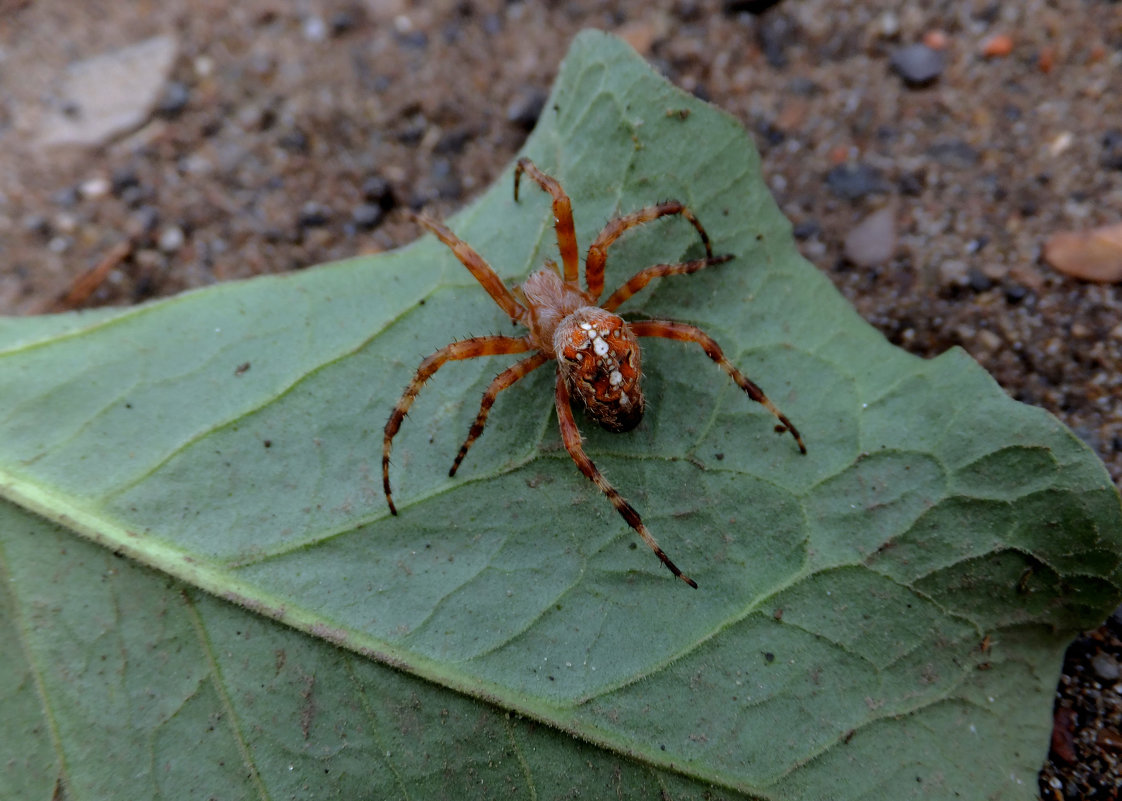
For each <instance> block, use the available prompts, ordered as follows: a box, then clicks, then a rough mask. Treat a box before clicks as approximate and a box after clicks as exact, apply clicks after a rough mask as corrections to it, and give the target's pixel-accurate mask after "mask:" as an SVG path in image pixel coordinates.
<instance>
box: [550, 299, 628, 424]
mask: <svg viewBox="0 0 1122 801" xmlns="http://www.w3.org/2000/svg"><path fill="white" fill-rule="evenodd" d="M553 350H554V352H555V353H556V354H557V364H558V367H559V369H560V371H561V375H562V377H563V378H564V379H565V383H566V384H567V385H568V387H569V390H570V392H571V393H572V394H573V395H575V396H576V397H578V398H579V399H580V401H581V403H582V404H583V405H584V408H585V409H586V410H587V411H588V414H589V416H590V417H592V419H593V420H595V421H596V422H597V423H599V424H600V425H601V426H603V427H604V428H606V429H607V430H608V431H614V432H623V431H630V430H631V429H633V428H635V426H637V425H639V421H640V420H642V419H643V407H644V399H643V390H642V387H641V386H640V382H641V380H642V378H643V371H642V356H641V354H640V351H639V340H638V339H637V338H636V337H635V335H634V334H633V333H632V332H631V329H630V328H628V326H627V323H626V322H624V320H623V318H622V317H620V316H619V315H617V314H613V313H612V312H609V311H605V310H604V309H601V308H599V307H596V306H584V307H582V308H580V309H577V310H576V311H575V312H573V313H572V314H570V315H569V316H567V317H566V318H565V319H563V320H562V321H561V322H560V323H559V324H558V326H557V329H556V330H555V331H554V334H553Z"/></svg>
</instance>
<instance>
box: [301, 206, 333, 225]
mask: <svg viewBox="0 0 1122 801" xmlns="http://www.w3.org/2000/svg"><path fill="white" fill-rule="evenodd" d="M330 219H331V209H329V208H327V206H324V205H323V204H322V203H317V202H315V201H314V200H309V201H308V202H307V203H305V204H304V205H303V206H301V207H300V217H299V219H298V220H297V224H298V225H299V226H300V227H301V228H317V227H319V226H321V225H327V221H328V220H330Z"/></svg>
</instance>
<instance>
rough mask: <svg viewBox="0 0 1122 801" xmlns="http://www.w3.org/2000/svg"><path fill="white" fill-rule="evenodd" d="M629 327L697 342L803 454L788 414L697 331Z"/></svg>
mask: <svg viewBox="0 0 1122 801" xmlns="http://www.w3.org/2000/svg"><path fill="white" fill-rule="evenodd" d="M628 326H629V327H630V328H631V332H632V333H633V334H635V336H637V337H661V338H662V339H677V340H679V341H681V342H696V343H697V344H698V345H700V346H701V349H702V350H704V351H705V355H706V356H708V357H709V358H710V359H712V360H713V361H715V362H716V363H717V364H719V365H720V366H721V369H722V370H724V371H725V372H726V373H728V374H729V375H730V376H731V377H732V380H733V381H735V382H736V383H737V385H739V386H740V388H741V389H742V390H744V391H745V392H746V393H747V394H748V397H749V398H751V399H752V400H754V401H756V403H759V404H761V405H762V406H763V407H764V408H766V409H767V410H768V411H769V412H771V413H772V414H774V415H775V416H776V418H778V419H779V422H780V423H782V426H777V427H776V430H777V431H779V432H780V433H782V432H784V431H790V432H791V436H792V437H794V438H795V442H797V443H798V444H799V451H800V452H801V453H806V445H804V444H803V438H802V436H800V435H799V430H798V429H797V428H795V426H794V424H793V423H792V422H791V421H790V420H788V419H787V415H785V414H783V412H781V411H779V409H778V408H776V406H775V404H774V403H772V402H771V401H770V400H769V399H768V396H767V395H765V394H764V391H763V390H762V389H760V388H759V387H758V386H757V385H756V384H755V383H754V382H752V381H751V380H750V379H749V378H748V376H746V375H744V373H742V372H740V371H739V370H737V369H736V368H735V367H733V365H732V362H730V361H729V360H728V359H726V358H725V354H724V352H723V351H722V350H721V348H720V346H719V345H718V344H717V343H716V341H715V340H714V339H713V338H712V337H711V336H709V335H708V334H706V333H705V332H704V331H702V330H701V329H700V328H698V327H697V326H693V325H687V324H686V323H677V322H673V321H670V320H640V321H636V322H633V323H628Z"/></svg>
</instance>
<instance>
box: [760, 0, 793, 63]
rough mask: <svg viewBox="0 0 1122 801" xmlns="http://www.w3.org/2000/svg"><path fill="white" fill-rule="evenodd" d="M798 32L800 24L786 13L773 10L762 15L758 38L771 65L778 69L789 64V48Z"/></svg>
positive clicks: (761, 48)
mask: <svg viewBox="0 0 1122 801" xmlns="http://www.w3.org/2000/svg"><path fill="white" fill-rule="evenodd" d="M798 33H799V31H798V25H797V24H796V23H795V21H794V20H792V19H791V18H790V17H788V16H787V15H785V14H780V13H778V12H772V13H770V14H764V15H763V16H762V17H760V22H759V24H758V25H757V26H756V40H757V41H758V42H759V45H760V50H762V51H763V54H764V58H765V59H766V60H767V63H768V65H769V66H771V67H774V68H775V69H777V70H779V69H783V68H784V67H786V66H787V61H788V59H787V48H788V47H790V46H791V45H792V44H793V43H794V41H795V39H796V38H797V37H798Z"/></svg>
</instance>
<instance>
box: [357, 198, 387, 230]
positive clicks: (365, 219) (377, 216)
mask: <svg viewBox="0 0 1122 801" xmlns="http://www.w3.org/2000/svg"><path fill="white" fill-rule="evenodd" d="M385 216H386V212H385V210H384V209H383V208H382V207H381V206H379V205H376V204H374V203H362V204H360V205H358V206H355V208H354V211H352V212H351V219H352V220H354V223H355V225H356V226H357V227H358V228H359V229H360V230H362V231H369V230H370V229H371V228H375V227H377V225H378V223H380V222H381V221H382V219H383V218H384V217H385Z"/></svg>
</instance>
